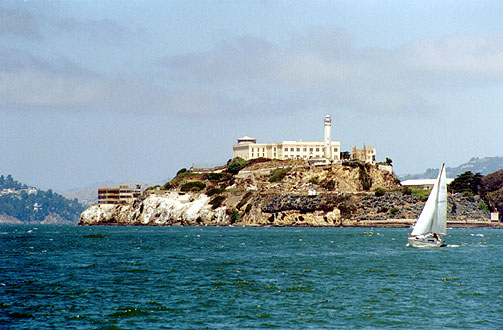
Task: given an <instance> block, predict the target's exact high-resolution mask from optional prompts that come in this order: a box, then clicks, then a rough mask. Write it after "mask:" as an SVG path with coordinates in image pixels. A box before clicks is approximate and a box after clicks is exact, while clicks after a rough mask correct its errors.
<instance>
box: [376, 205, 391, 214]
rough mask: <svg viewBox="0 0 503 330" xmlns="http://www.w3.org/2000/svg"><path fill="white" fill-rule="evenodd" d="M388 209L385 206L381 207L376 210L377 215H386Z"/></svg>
mask: <svg viewBox="0 0 503 330" xmlns="http://www.w3.org/2000/svg"><path fill="white" fill-rule="evenodd" d="M388 210H389V209H388V207H386V206H381V207H380V208H379V209H377V213H386V212H388Z"/></svg>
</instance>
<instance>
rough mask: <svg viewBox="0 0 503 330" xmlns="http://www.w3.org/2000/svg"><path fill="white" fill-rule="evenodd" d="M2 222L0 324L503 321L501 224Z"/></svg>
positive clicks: (315, 325) (455, 324)
mask: <svg viewBox="0 0 503 330" xmlns="http://www.w3.org/2000/svg"><path fill="white" fill-rule="evenodd" d="M408 232H409V229H406V228H403V229H392V228H374V229H371V228H366V229H365V228H272V227H271V228H241V227H77V226H69V225H66V226H65V225H0V251H1V253H0V329H376V328H384V329H391V328H396V329H502V328H503V231H502V230H495V229H452V230H449V231H448V232H449V235H447V236H446V241H447V243H448V244H449V246H448V247H447V248H441V249H417V248H411V247H406V246H405V244H406V241H407V233H408Z"/></svg>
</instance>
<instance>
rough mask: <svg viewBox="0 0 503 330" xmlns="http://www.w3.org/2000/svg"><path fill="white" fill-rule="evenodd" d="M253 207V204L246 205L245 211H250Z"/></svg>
mask: <svg viewBox="0 0 503 330" xmlns="http://www.w3.org/2000/svg"><path fill="white" fill-rule="evenodd" d="M251 209H252V205H251V204H248V205H246V208H245V213H248V212H250V210H251Z"/></svg>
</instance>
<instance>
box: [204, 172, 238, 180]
mask: <svg viewBox="0 0 503 330" xmlns="http://www.w3.org/2000/svg"><path fill="white" fill-rule="evenodd" d="M201 179H203V180H209V181H211V182H222V181H228V180H230V179H232V174H230V173H225V172H222V173H206V174H203V176H202V178H201Z"/></svg>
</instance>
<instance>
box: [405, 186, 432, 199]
mask: <svg viewBox="0 0 503 330" xmlns="http://www.w3.org/2000/svg"><path fill="white" fill-rule="evenodd" d="M410 190H411V192H412V195H413V196H414V197H416V198H417V199H419V200H420V201H421V202H426V200H427V199H428V196H429V195H430V191H431V189H420V188H410Z"/></svg>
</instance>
